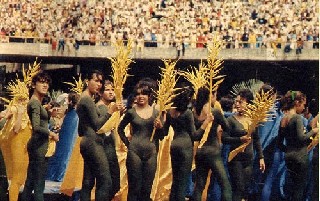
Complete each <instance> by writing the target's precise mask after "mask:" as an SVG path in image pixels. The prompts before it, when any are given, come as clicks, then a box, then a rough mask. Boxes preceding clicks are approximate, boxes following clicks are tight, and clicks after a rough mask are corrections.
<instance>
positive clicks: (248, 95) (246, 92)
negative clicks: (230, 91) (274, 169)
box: [238, 89, 253, 103]
mask: <svg viewBox="0 0 320 201" xmlns="http://www.w3.org/2000/svg"><path fill="white" fill-rule="evenodd" d="M238 96H240V97H241V98H245V99H246V100H247V103H252V101H253V93H252V91H251V90H250V89H240V91H239V92H238Z"/></svg>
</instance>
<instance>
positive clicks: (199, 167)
mask: <svg viewBox="0 0 320 201" xmlns="http://www.w3.org/2000/svg"><path fill="white" fill-rule="evenodd" d="M195 159H196V182H195V189H194V194H193V200H195V201H201V197H202V192H203V190H204V188H205V185H206V181H207V178H208V173H209V170H210V169H211V170H212V174H214V175H213V176H214V177H216V178H217V180H218V183H219V184H220V186H221V190H222V192H221V199H222V200H223V201H231V197H232V192H231V186H230V182H229V179H228V176H227V173H226V170H225V168H224V165H223V161H222V158H221V156H220V153H219V154H212V152H211V151H210V149H208V150H207V149H206V148H201V149H198V151H197V154H196V158H195Z"/></svg>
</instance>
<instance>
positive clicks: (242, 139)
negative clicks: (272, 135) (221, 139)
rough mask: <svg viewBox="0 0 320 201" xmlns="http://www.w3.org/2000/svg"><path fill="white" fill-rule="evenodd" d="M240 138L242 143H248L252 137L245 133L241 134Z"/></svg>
mask: <svg viewBox="0 0 320 201" xmlns="http://www.w3.org/2000/svg"><path fill="white" fill-rule="evenodd" d="M240 140H241V142H242V143H247V142H249V141H250V140H251V137H249V136H247V135H244V136H241V137H240Z"/></svg>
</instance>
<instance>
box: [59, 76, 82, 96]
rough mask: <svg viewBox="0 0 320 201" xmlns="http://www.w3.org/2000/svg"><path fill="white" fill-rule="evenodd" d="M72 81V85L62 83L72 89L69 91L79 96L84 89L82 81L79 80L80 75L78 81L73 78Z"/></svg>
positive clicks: (70, 83)
mask: <svg viewBox="0 0 320 201" xmlns="http://www.w3.org/2000/svg"><path fill="white" fill-rule="evenodd" d="M73 80H74V83H72V82H63V83H65V84H68V85H70V86H71V87H72V88H71V89H70V91H72V92H75V93H77V94H79V95H81V93H82V90H83V88H84V82H83V80H82V79H81V74H80V75H79V79H78V80H76V78H75V77H73Z"/></svg>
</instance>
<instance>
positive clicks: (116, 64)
mask: <svg viewBox="0 0 320 201" xmlns="http://www.w3.org/2000/svg"><path fill="white" fill-rule="evenodd" d="M114 46H115V48H116V51H117V54H116V57H115V58H109V59H110V60H111V64H112V65H111V66H112V79H113V86H114V94H115V99H116V102H122V91H123V88H124V84H125V82H126V80H127V78H128V76H129V75H128V69H129V65H130V64H131V62H133V61H132V59H130V58H129V56H130V54H131V50H132V40H129V41H128V44H127V46H125V45H124V43H123V41H122V40H118V41H117V42H116V43H115V44H114ZM120 117H121V115H120V111H117V112H114V113H113V114H112V116H111V117H110V118H109V119H108V121H106V123H105V124H104V125H103V126H102V127H101V128H100V129H99V130H98V132H97V133H98V134H103V133H106V132H109V131H111V130H113V129H114V128H115V129H117V127H118V124H119V121H120ZM115 132H117V131H115Z"/></svg>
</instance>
